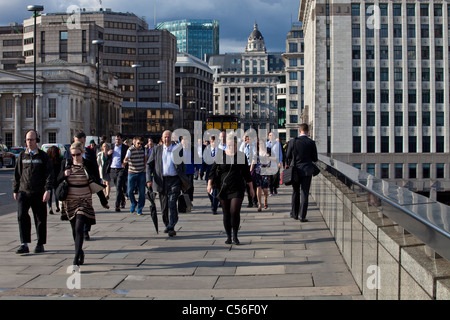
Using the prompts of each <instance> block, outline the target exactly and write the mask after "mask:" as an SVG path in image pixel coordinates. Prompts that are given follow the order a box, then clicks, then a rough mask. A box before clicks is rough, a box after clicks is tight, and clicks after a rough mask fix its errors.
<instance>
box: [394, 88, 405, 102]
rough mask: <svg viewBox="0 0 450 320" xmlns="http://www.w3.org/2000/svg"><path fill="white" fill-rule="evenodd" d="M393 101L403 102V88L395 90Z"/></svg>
mask: <svg viewBox="0 0 450 320" xmlns="http://www.w3.org/2000/svg"><path fill="white" fill-rule="evenodd" d="M394 103H403V90H401V89H397V90H395V92H394Z"/></svg>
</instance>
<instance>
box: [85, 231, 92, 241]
mask: <svg viewBox="0 0 450 320" xmlns="http://www.w3.org/2000/svg"><path fill="white" fill-rule="evenodd" d="M84 240H86V241H89V240H91V237H90V236H89V232H87V231H85V232H84Z"/></svg>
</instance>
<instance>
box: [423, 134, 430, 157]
mask: <svg viewBox="0 0 450 320" xmlns="http://www.w3.org/2000/svg"><path fill="white" fill-rule="evenodd" d="M430 141H431V137H430V136H423V137H422V152H423V153H430V151H431V143H430Z"/></svg>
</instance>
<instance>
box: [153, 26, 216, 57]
mask: <svg viewBox="0 0 450 320" xmlns="http://www.w3.org/2000/svg"><path fill="white" fill-rule="evenodd" d="M156 29H159V30H168V31H170V32H171V33H172V34H173V35H174V36H175V37H176V38H177V48H178V52H184V53H189V54H190V55H193V56H194V57H197V58H199V59H201V60H203V59H204V57H205V55H207V54H208V55H213V54H219V21H216V20H200V19H184V20H176V21H167V22H162V23H160V24H158V26H157V28H156Z"/></svg>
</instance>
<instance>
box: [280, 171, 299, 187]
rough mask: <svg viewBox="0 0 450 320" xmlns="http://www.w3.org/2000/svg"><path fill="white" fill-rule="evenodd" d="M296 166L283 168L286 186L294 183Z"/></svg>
mask: <svg viewBox="0 0 450 320" xmlns="http://www.w3.org/2000/svg"><path fill="white" fill-rule="evenodd" d="M294 169H295V166H290V167H288V168H286V169H284V170H283V178H282V179H283V183H284V185H286V186H290V185H292V183H293V182H294V179H295V177H294V174H295V171H296V170H294Z"/></svg>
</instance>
